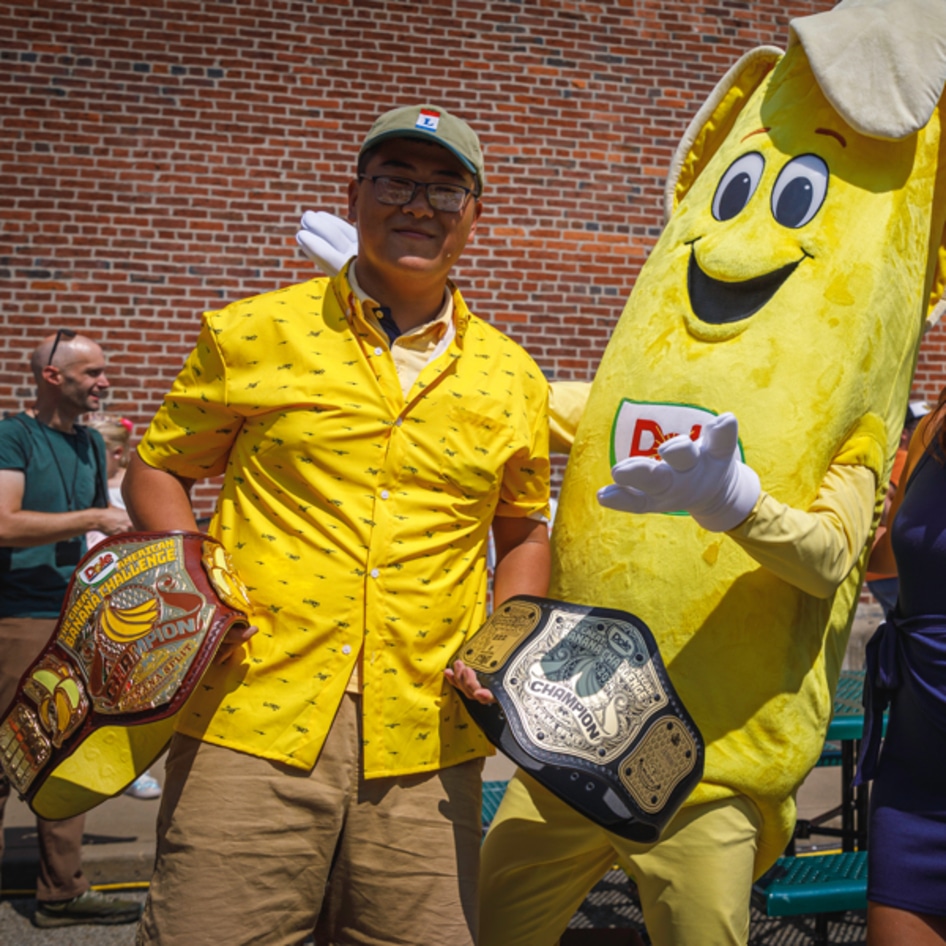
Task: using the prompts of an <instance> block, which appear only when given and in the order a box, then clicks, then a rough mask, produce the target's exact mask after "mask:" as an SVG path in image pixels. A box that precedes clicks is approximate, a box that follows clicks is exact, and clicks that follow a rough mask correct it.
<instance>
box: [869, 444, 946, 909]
mask: <svg viewBox="0 0 946 946" xmlns="http://www.w3.org/2000/svg"><path fill="white" fill-rule="evenodd" d="M891 542H892V547H893V552H894V555H895V557H896V560H897V569H898V571H899V574H900V590H899V600H898V604H897V608H896V610H895V611H894V612H893V613H892V614H891V615H890V616H889V617H888V619H887V621H886V622H885V623H884V624H883V625H882V626H881V628H880V629H879V630H878V632H877V634H876V635H875V637H874V639H873V640H872V641H871V645H870V646H871V648H872V650H873V655H872V659H871V661H869V665H868V672H869V673H871V672H872V673H873V678H874V680H875V682H876V683H878V684H879V686H880V688H881V691H882V692H884V695H885V696H886V697H887V698H889V700H890V715H889V722H888V726H887V735H886V737H885V739H884V742H883V748H882V749H881V751H880V758H879V761H878V762H877V765H876V771H875V772H874V786H873V789H872V794H871V812H870V844H869V854H868V860H869V873H868V899H870V900H872V901H874V902H876V903H882V904H886V905H888V906H892V907H899V908H900V909H904V910H911V911H914V912H917V913H929V914H933V915H941V916H946V463H944V459H943V455H942V453H941V451H940V448H939V447H938V445H936V444H934V445H933V446H931V447H930V449H929V450H928V451H927V453H926V454H925V455H924V456H923V457H922V459H921V460H920V462H919V463H918V464H917V467H916V470H915V471H914V473H913V475H912V476H911V478H910V481H909V483H908V484H907V486H906V489H905V492H904V496H903V500H902V503H901V506H900V509H899V512H898V513H897V516H896V519H895V520H894V523H893V529H892V533H891ZM871 664H873V666H871ZM868 774H869V773H868Z"/></svg>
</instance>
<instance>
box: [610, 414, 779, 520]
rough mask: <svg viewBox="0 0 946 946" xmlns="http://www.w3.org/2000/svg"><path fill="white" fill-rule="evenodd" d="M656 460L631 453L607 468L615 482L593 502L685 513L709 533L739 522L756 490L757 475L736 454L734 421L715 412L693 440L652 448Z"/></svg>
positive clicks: (642, 510)
mask: <svg viewBox="0 0 946 946" xmlns="http://www.w3.org/2000/svg"><path fill="white" fill-rule="evenodd" d="M657 452H658V453H659V454H660V457H661V459H659V460H658V459H656V458H653V457H631V458H629V459H627V460H622V461H621V462H620V463H618V464H616V465H615V466H614V467H613V468H612V469H611V475H612V476H613V477H614V483H615V485H612V486H605V487H604V488H603V489H601V490H599V491H598V502H599V503H601V505H602V506H607V507H608V508H609V509H617V510H619V511H621V512H636V513H646V512H688V513H690V515H691V516H693V518H694V519H695V520H696V521H697V522H698V523H699V524H700V525H701V526H702V527H703V528H704V529H709V530H710V531H711V532H726V531H727V530H729V529H733V528H735V527H736V526H737V525H739V523H740V522H742V521H743V520H744V519H745V518H746V517H747V516H748V515H749V513H750V512H752V509H753V507H754V506H755V504H756V502H757V501H758V499H759V495H760V493H761V492H762V487H761V484H760V483H759V477H758V474H756V472H755V470H753V469H752V468H751V467H748V466H746V464H745V463H743V462H742V461H741V459H740V457H739V425H738V423H737V421H736V418H735V417H734V416H733V415H732V414H720V415H719V417H716V418H714V419H712V420H710V421H708V422H707V423H706V424H704V426H703V431H702V433H701V434H700V437H699V439H697V440H696V441H695V442H694V441H693V440H691V439H690V438H689V437H688V436H686V435H685V434H681V435H680V436H678V437H672V438H671V439H670V440H668V441H667V442H666V443H663V444H661V445H660V447H658V451H657Z"/></svg>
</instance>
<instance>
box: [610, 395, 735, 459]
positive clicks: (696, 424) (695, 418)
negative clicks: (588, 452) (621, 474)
mask: <svg viewBox="0 0 946 946" xmlns="http://www.w3.org/2000/svg"><path fill="white" fill-rule="evenodd" d="M716 416H717V415H716V411H711V410H709V409H708V408H705V407H697V406H696V405H695V404H671V403H667V402H659V401H657V402H655V401H633V400H631V399H630V398H624V399H622V401H621V403H620V404H619V405H618V409H617V411H616V412H615V415H614V423H613V424H612V426H611V466H614V464H615V463H618V462H619V461H621V460H626V459H627V458H628V457H657V456H658V454H657V448H658V447H659V446H660V445H661V444H662V443H665V442H666V441H667V440H670V438H671V437H676V436H678V435H679V434H685V435H686V436H688V437H689V438H690V439H691V440H696V439H698V438H699V436H700V434H701V433H702V431H703V425H704V424H705V423H706V422H707V421H708V420H710V419H712V418H714V417H716ZM739 453H740V455H743V451H742V444H741V443H740V444H739Z"/></svg>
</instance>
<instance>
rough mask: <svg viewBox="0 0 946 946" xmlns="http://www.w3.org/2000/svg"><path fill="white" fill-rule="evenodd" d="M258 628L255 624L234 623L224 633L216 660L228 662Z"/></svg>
mask: <svg viewBox="0 0 946 946" xmlns="http://www.w3.org/2000/svg"><path fill="white" fill-rule="evenodd" d="M258 630H259V628H258V627H256V626H255V625H254V624H234V625H233V626H232V627H231V628H230V629H229V630H228V631H227V633H226V634H224V635H223V640H222V641H221V642H220V646H219V647H218V648H217V653H216V655H215V656H214V662H215V663H221V664H222V663H226V661H228V660H229V659H230V658H231V657H232V656H233V655H234V654H235V653H236V652H237V651H238V650H239V649H240V647H242V646H243V645H244V644H245V643H246V642H247V641H248V640H249V639H250V638H251V637H252V636H253V635H254V634H255V633H256V632H257V631H258Z"/></svg>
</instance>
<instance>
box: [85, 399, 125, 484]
mask: <svg viewBox="0 0 946 946" xmlns="http://www.w3.org/2000/svg"><path fill="white" fill-rule="evenodd" d="M86 424H87V425H88V426H89V427H94V428H95V429H96V430H97V431H98V432H99V433H100V434H101V435H102V439H103V440H104V441H105V458H106V461H107V463H108V471H107V473H108V478H109V479H111V478H112V477H113V476H114V475H115V474H116V473H117V472H118V471H119V470H122V469H124V468H125V467H126V466H128V461H129V460H130V459H131V452H130V450H129V443H130V441H131V430H132V423H131V421H130V420H126V419H125V418H124V417H119V416H118V415H117V414H109V413H108V412H107V411H100V412H99V413H96V414H89V415H88V417H87V418H86Z"/></svg>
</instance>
